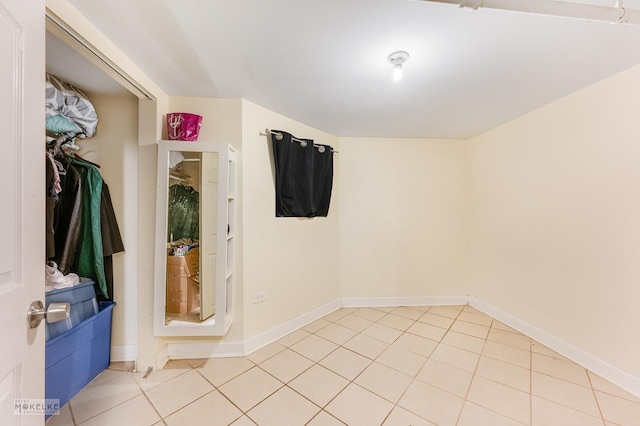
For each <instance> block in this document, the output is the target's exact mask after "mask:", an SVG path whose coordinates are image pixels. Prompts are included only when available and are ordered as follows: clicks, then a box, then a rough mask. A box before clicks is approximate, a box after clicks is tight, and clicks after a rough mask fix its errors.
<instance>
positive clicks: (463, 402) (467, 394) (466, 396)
mask: <svg viewBox="0 0 640 426" xmlns="http://www.w3.org/2000/svg"><path fill="white" fill-rule="evenodd" d="M486 344H487V339H486V338H485V339H484V343H483V344H482V350H481V351H480V354H479V357H478V361H477V362H476V366H475V368H474V369H473V372H472V374H471V380H469V384H468V385H467V391H466V392H465V394H464V398H463V401H462V407H460V412H459V413H458V417H457V418H456V425H457V424H458V423H459V422H460V417H462V412H463V410H464V405H465V404H466V403H467V401H469V399H468V398H469V392H471V385H472V383H473V379H474V378H475V377H476V374H477V373H478V366H479V365H480V358H481V357H482V352H484V347H485V346H486ZM447 365H449V364H447ZM456 368H458V367H456ZM463 371H466V370H463Z"/></svg>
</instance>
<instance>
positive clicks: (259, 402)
mask: <svg viewBox="0 0 640 426" xmlns="http://www.w3.org/2000/svg"><path fill="white" fill-rule="evenodd" d="M252 368H260V366H259V365H256V366H255V367H252ZM260 370H262V371H263V372H264V373H266V374H268V375H269V376H271V377H272V378H273V379H275V380H276V381H277V382H278V383H279V386H278V387H277V388H276V389H275V390H274V391H273V392H271V393H269V394H268V395H267V396H265V397H264V398H262V399H261V400H259V401H258V402H256V403H255V404H253V405H252V406H251V407H249V408H247V410H246V411H245V410H243V409H242V408H240V407H238V405H237V404H235V403H234V402H233V401H232V400H231V396H229V395H227V394H226V393H225V392H224V390H223V389H221V388H220V389H218V391H219V392H220V393H221V394H222V395H223V396H224V397H225V398H227V399H228V400H229V401H230V402H231V403H232V404H233V405H235V406H236V407H237V408H238V409H239V410H240V411H241V412H242V413H243V414H244V415H247V413H248V412H249V411H251V410H252V409H253V408H255V407H257V406H258V405H260V404H262V403H263V402H264V401H265V400H266V399H267V398H269V397H270V396H272V395H273V394H275V393H276V392H278V391H279V390H280V389H282V388H283V387H285V386H287V384H286V383H283V382H282V380H280V379H278V378H277V377H275V376H274V375H273V374H271V373H269V372H268V371H265V370H264V369H262V368H260ZM247 371H248V370H247ZM292 380H293V379H292ZM252 421H253V420H252Z"/></svg>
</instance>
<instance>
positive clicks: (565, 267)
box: [469, 67, 640, 377]
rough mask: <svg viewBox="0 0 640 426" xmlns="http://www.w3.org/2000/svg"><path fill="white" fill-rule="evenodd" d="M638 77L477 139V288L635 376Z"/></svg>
mask: <svg viewBox="0 0 640 426" xmlns="http://www.w3.org/2000/svg"><path fill="white" fill-rule="evenodd" d="M639 111H640V67H635V68H633V69H630V70H628V71H626V72H623V73H621V74H619V75H616V76H614V77H611V78H609V79H607V80H604V81H602V82H600V83H598V84H595V85H593V86H591V87H588V88H586V89H583V90H581V91H579V92H577V93H575V94H573V95H571V96H568V97H566V98H564V99H561V100H559V101H557V102H554V103H552V104H550V105H548V106H545V107H543V108H541V109H539V110H537V111H534V112H532V113H530V114H528V115H526V116H524V117H521V118H519V119H517V120H514V121H513V122H510V123H508V124H506V125H503V126H501V127H499V128H497V129H495V130H492V131H490V132H488V133H486V134H484V135H481V136H479V137H476V138H474V139H473V140H472V141H471V143H470V145H469V147H470V164H471V166H472V167H471V184H472V188H471V194H472V196H471V199H470V203H471V215H470V219H471V220H470V230H471V235H470V236H471V238H470V240H471V242H472V246H471V253H472V255H471V259H470V273H471V275H470V276H471V278H472V279H471V289H472V293H473V295H474V296H477V297H478V298H479V299H480V300H482V301H484V302H486V303H488V304H490V305H493V306H494V307H496V308H498V309H501V310H502V311H504V312H506V313H508V314H511V315H513V316H514V317H516V318H518V319H520V320H522V321H525V322H527V323H529V324H531V325H533V326H534V327H537V328H539V329H541V330H543V331H545V332H547V333H549V334H551V335H553V336H555V337H557V338H559V339H561V340H563V341H564V342H566V343H569V344H570V345H573V346H575V347H577V348H578V349H580V350H582V351H585V352H587V353H589V354H591V355H593V356H595V357H597V358H599V359H601V360H603V361H605V362H608V363H610V364H611V365H613V366H616V367H618V368H621V369H623V370H625V371H626V372H628V373H630V374H632V375H634V376H635V377H640V364H639V363H638V359H640V340H639V339H638V324H640V309H638V305H637V302H638V300H640V285H639V283H638V267H639V265H640V220H639V218H640V196H639V195H640V167H638V159H639V158H640V143H638V142H639V138H638V135H639V128H638V112H639Z"/></svg>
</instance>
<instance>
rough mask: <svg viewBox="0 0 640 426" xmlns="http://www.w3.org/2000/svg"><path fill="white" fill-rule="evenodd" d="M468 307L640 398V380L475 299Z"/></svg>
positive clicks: (470, 301)
mask: <svg viewBox="0 0 640 426" xmlns="http://www.w3.org/2000/svg"><path fill="white" fill-rule="evenodd" d="M469 305H471V306H473V307H474V308H476V309H478V310H479V311H482V312H484V313H485V314H487V315H489V316H491V317H492V318H495V319H497V320H498V321H501V322H503V323H504V324H506V325H508V326H509V327H511V328H513V329H515V330H518V331H519V332H521V333H523V334H525V335H527V336H529V337H530V338H532V339H534V340H537V341H538V342H540V343H542V344H543V345H545V346H547V347H548V348H550V349H552V350H554V351H556V352H558V353H559V354H560V355H562V356H564V357H566V358H568V359H570V360H571V361H573V362H575V363H576V364H578V365H581V366H582V367H584V368H586V369H587V370H589V371H591V372H593V373H595V374H597V375H598V376H600V377H602V378H604V379H606V380H608V381H610V382H611V383H613V384H615V385H617V386H618V387H620V388H622V389H624V390H626V391H627V392H629V393H631V394H633V395H635V396H638V397H640V379H639V378H637V377H634V376H632V375H630V374H628V373H626V372H624V371H622V370H620V369H619V368H617V367H614V366H612V365H611V364H608V363H607V362H605V361H602V360H601V359H598V358H596V357H594V356H592V355H589V354H588V353H586V352H584V351H582V350H580V349H578V348H576V347H574V346H572V345H570V344H568V343H566V342H564V341H562V340H560V339H558V338H557V337H555V336H553V335H551V334H549V333H547V332H546V331H543V330H540V329H539V328H536V327H534V326H533V325H531V324H528V323H526V322H524V321H521V320H519V319H517V318H515V317H514V316H512V315H510V314H508V313H506V312H503V311H501V310H499V309H496V308H494V307H493V306H491V305H489V304H487V303H484V302H482V301H480V300H478V299H476V298H475V297H469Z"/></svg>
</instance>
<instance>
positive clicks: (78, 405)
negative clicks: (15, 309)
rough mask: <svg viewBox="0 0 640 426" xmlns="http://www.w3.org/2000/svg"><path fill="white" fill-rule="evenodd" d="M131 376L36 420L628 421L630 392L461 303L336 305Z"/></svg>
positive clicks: (631, 424)
mask: <svg viewBox="0 0 640 426" xmlns="http://www.w3.org/2000/svg"><path fill="white" fill-rule="evenodd" d="M143 376H144V373H131V372H127V371H122V370H118V369H113V368H112V369H109V370H107V371H105V372H104V373H102V374H101V375H100V376H98V377H97V378H96V379H95V380H94V381H93V382H92V383H90V384H89V385H88V386H87V387H86V388H85V389H84V390H83V391H82V392H81V393H80V394H78V395H77V396H76V397H75V398H74V399H73V400H71V402H70V403H69V404H67V405H66V406H65V407H63V409H62V410H61V411H60V414H58V415H56V416H53V417H51V419H50V420H49V421H48V422H47V426H58V425H65V426H67V425H83V426H85V425H106V426H109V425H127V426H134V425H169V426H173V425H176V426H181V425H196V424H206V425H230V424H233V425H235V426H238V425H261V426H262V425H264V426H266V425H276V426H286V425H311V426H321V425H345V424H346V425H349V426H357V425H367V426H372V425H383V424H384V425H392V426H407V425H412V426H419V425H431V426H433V425H439V426H448V425H451V426H454V425H457V426H483V425H490V426H500V425H515V426H517V425H532V426H555V425H557V426H573V425H575V426H590V425H598V426H635V425H639V426H640V398H636V397H635V396H633V395H631V394H629V393H627V392H625V391H624V390H622V389H620V388H618V387H616V386H614V385H612V384H611V383H609V382H607V381H606V380H604V379H602V378H600V377H598V376H596V375H595V374H593V373H591V372H589V371H587V370H585V369H584V368H582V367H580V366H579V365H577V364H575V363H573V362H571V361H569V360H568V359H566V358H564V357H562V356H560V355H559V354H557V353H555V352H553V351H552V350H550V349H549V348H546V347H544V346H543V345H541V344H540V343H538V342H536V341H533V340H531V339H530V338H528V337H527V336H525V335H523V334H521V333H519V332H517V331H515V330H514V329H512V328H510V327H508V326H506V325H504V324H502V323H500V322H498V321H496V320H494V319H492V318H491V317H489V316H487V315H485V314H483V313H481V312H479V311H477V310H475V309H474V308H472V307H469V306H447V307H426V306H418V307H397V308H389V307H385V308H357V309H355V308H349V309H340V310H338V311H336V312H333V313H331V314H329V315H327V316H326V317H324V318H323V319H319V320H317V321H315V322H313V323H311V324H308V325H307V326H305V327H302V328H301V329H299V330H296V331H295V332H293V333H290V334H289V335H287V336H285V337H283V338H282V339H280V340H279V341H278V342H275V343H272V344H271V345H268V346H266V347H264V348H262V349H260V350H258V351H256V352H254V353H252V354H250V355H249V356H246V357H240V358H217V359H209V360H204V359H202V360H179V361H171V362H169V363H168V364H167V366H166V367H165V368H164V369H163V370H161V371H155V372H152V373H151V375H149V376H148V377H147V378H144V377H143Z"/></svg>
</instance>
